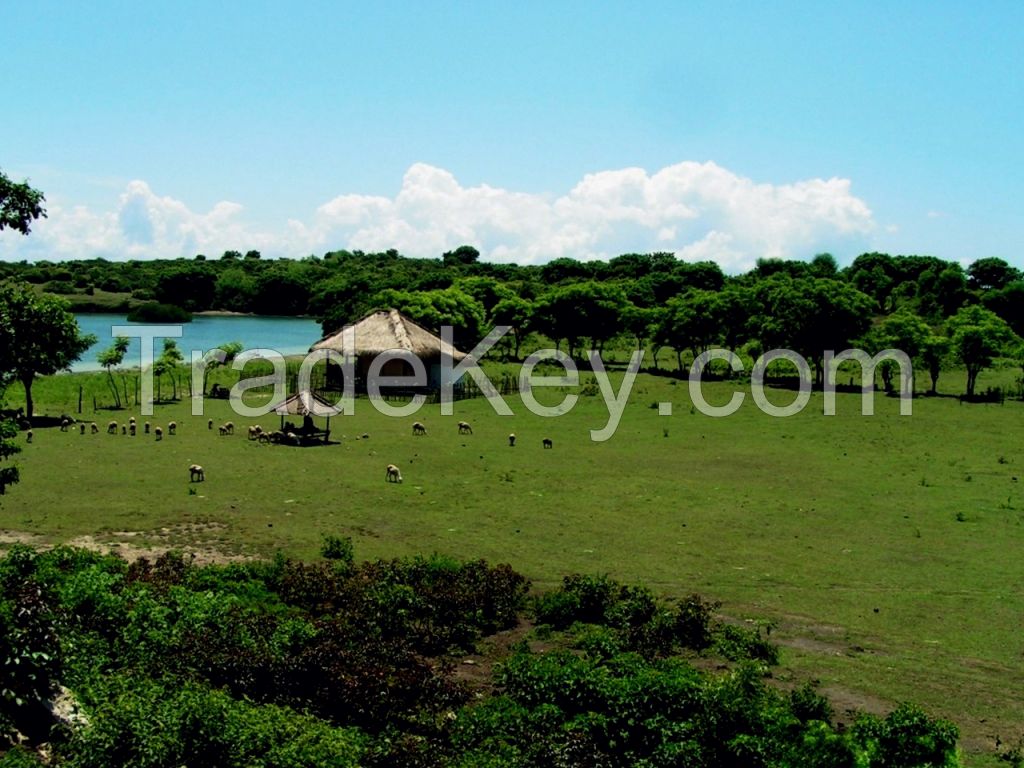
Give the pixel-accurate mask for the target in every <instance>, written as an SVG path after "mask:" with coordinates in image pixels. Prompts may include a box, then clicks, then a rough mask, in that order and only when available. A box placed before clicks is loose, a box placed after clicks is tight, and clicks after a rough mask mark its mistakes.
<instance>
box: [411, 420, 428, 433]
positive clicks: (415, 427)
mask: <svg viewBox="0 0 1024 768" xmlns="http://www.w3.org/2000/svg"><path fill="white" fill-rule="evenodd" d="M412 433H413V434H414V435H425V434H427V428H426V427H425V426H423V424H421V423H420V422H418V421H414V422H413V424H412Z"/></svg>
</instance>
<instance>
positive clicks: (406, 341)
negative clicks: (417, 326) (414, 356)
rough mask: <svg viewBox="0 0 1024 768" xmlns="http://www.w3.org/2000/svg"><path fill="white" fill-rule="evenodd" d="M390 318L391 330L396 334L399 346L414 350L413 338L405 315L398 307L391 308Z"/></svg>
mask: <svg viewBox="0 0 1024 768" xmlns="http://www.w3.org/2000/svg"><path fill="white" fill-rule="evenodd" d="M388 319H389V320H390V321H391V331H392V333H394V334H395V341H397V342H398V346H399V347H401V348H402V349H407V350H409V351H412V339H410V338H409V329H408V328H406V327H405V317H404V316H403V315H402V313H401V312H399V311H398V310H397V309H391V310H389V311H388Z"/></svg>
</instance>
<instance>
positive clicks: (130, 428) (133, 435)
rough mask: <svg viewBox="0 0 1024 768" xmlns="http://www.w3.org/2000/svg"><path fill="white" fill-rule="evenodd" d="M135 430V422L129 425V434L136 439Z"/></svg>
mask: <svg viewBox="0 0 1024 768" xmlns="http://www.w3.org/2000/svg"><path fill="white" fill-rule="evenodd" d="M135 429H136V427H135V422H134V421H133V422H132V423H131V424H129V425H128V434H129V435H131V436H132V437H135Z"/></svg>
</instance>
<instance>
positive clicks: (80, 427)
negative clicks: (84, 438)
mask: <svg viewBox="0 0 1024 768" xmlns="http://www.w3.org/2000/svg"><path fill="white" fill-rule="evenodd" d="M78 434H80V435H84V434H85V422H84V421H83V422H82V423H81V424H79V425H78Z"/></svg>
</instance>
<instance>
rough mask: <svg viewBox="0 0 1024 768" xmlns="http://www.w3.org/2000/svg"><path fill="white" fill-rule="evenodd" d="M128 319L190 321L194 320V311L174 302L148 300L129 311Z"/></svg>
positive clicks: (161, 321) (171, 321)
mask: <svg viewBox="0 0 1024 768" xmlns="http://www.w3.org/2000/svg"><path fill="white" fill-rule="evenodd" d="M133 295H134V293H133ZM128 321H129V322H132V323H190V322H192V313H191V312H189V311H188V310H187V309H182V308H181V307H178V306H175V305H174V304H161V303H160V302H158V301H147V302H145V303H143V304H140V305H139V306H137V307H136V308H135V309H133V310H132V311H131V312H129V313H128Z"/></svg>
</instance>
